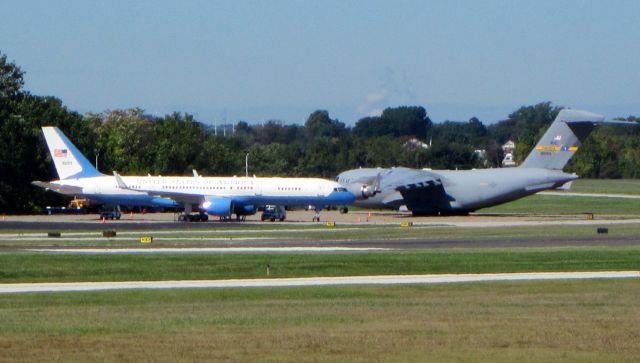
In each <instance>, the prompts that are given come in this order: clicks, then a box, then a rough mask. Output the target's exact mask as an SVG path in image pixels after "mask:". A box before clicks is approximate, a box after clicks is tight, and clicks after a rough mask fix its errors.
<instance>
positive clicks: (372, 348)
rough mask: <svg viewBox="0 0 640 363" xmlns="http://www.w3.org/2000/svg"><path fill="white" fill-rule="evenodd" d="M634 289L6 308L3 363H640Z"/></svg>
mask: <svg viewBox="0 0 640 363" xmlns="http://www.w3.org/2000/svg"><path fill="white" fill-rule="evenodd" d="M639 300H640V284H638V283H637V281H632V280H599V281H555V282H524V283H511V282H503V283H481V284H455V285H429V286H425V285H416V286H370V287H357V286H356V287H321V288H295V289H290V288H277V289H219V290H170V291H121V292H100V293H81V294H78V293H58V294H18V295H8V296H0V326H2V329H1V330H0V349H1V351H2V359H1V360H2V361H3V362H15V361H38V362H43V361H100V362H140V361H154V362H169V361H171V362H175V361H238V362H249V361H261V362H335V361H348V362H371V361H389V362H425V361H473V362H513V361H518V362H542V361H544V362H548V361H557V362H560V361H575V362H585V361H592V362H636V361H637V357H638V356H640V345H638V340H639V339H640V333H638V329H637V327H638V326H639V325H640V314H638V310H637V307H638V301H639Z"/></svg>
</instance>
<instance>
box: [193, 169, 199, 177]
mask: <svg viewBox="0 0 640 363" xmlns="http://www.w3.org/2000/svg"><path fill="white" fill-rule="evenodd" d="M199 176H200V175H198V171H196V169H193V177H194V178H197V177H199Z"/></svg>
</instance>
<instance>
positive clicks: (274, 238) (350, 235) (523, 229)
mask: <svg viewBox="0 0 640 363" xmlns="http://www.w3.org/2000/svg"><path fill="white" fill-rule="evenodd" d="M576 218H580V219H582V220H584V219H585V217H584V216H580V217H576ZM595 218H596V219H595V220H596V222H597V220H598V219H602V220H605V219H606V218H605V217H603V216H600V215H596V216H595ZM436 221H437V218H436ZM443 223H444V222H443ZM607 226H608V229H609V234H608V236H611V237H616V236H637V235H640V224H632V223H630V224H615V225H607ZM596 230H597V225H595V226H594V225H553V226H509V227H502V226H500V227H464V228H460V227H453V226H446V225H416V226H414V227H412V228H403V227H400V226H399V224H396V225H390V226H389V225H388V226H379V225H354V226H349V225H346V226H340V225H339V226H337V227H336V228H325V227H323V226H316V227H314V228H310V227H309V226H307V225H302V226H292V225H287V226H286V227H283V228H273V229H261V230H258V231H256V230H254V229H253V228H252V226H245V227H244V228H243V229H241V230H240V229H226V228H220V229H212V230H201V231H163V232H153V231H140V232H118V234H117V237H116V238H103V237H102V232H100V231H93V232H86V233H84V234H77V232H75V234H72V233H67V231H62V238H47V237H46V233H45V232H42V231H41V232H24V231H23V232H22V233H21V234H20V235H9V234H8V233H5V232H0V252H3V251H4V252H10V251H11V250H15V249H24V248H45V247H140V242H139V241H140V236H149V235H150V236H153V237H154V241H153V246H155V247H189V246H191V247H194V246H199V247H220V246H236V245H238V244H242V243H243V241H246V239H248V240H250V243H251V244H252V245H253V246H269V245H273V244H274V243H278V242H280V241H287V240H289V239H290V238H295V240H296V241H303V242H304V241H358V240H363V239H369V240H372V239H374V240H400V239H417V238H419V239H421V240H426V241H445V240H448V239H472V240H478V241H490V240H508V239H510V238H523V237H530V238H560V239H562V238H567V237H589V236H594V235H595V234H596ZM255 237H258V238H268V240H261V239H252V238H255Z"/></svg>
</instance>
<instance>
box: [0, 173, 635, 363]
mask: <svg viewBox="0 0 640 363" xmlns="http://www.w3.org/2000/svg"><path fill="white" fill-rule="evenodd" d="M587 185H588V183H587V184H586V185H585V186H583V187H586V186H587ZM575 187H576V185H575V184H574V188H575ZM596 187H598V188H599V187H602V186H595V187H592V188H596ZM608 187H610V186H606V188H608ZM593 190H594V192H601V191H596V189H593ZM575 191H577V190H575ZM624 193H625V194H632V193H631V192H628V191H625V192H624ZM547 198H549V199H547ZM618 201H621V202H620V203H619V204H618ZM636 204H638V205H640V202H638V201H633V200H613V199H606V202H603V199H602V198H566V197H545V196H534V197H530V198H526V199H524V200H522V201H519V202H514V203H510V204H507V205H504V206H501V207H496V208H492V209H491V210H483V211H482V212H489V213H530V212H531V211H532V210H534V211H536V210H540V211H541V212H540V214H554V215H560V214H578V213H583V212H591V213H596V221H597V220H598V219H606V218H608V217H607V215H623V214H625V215H626V214H628V215H640V208H639V207H638V206H636ZM500 208H502V209H500ZM565 218H566V217H565ZM576 218H582V217H579V216H578V217H576ZM430 220H436V221H437V220H438V219H430ZM443 220H444V219H443ZM608 227H609V236H614V237H615V236H626V237H628V236H638V235H640V226H639V225H634V224H629V225H612V226H608ZM254 228H255V229H254ZM9 232H10V231H6V230H5V231H1V232H0V283H13V282H55V281H64V282H71V281H122V280H163V279H172V280H173V279H186V280H189V279H228V278H264V277H266V266H267V265H269V266H270V276H271V277H272V278H279V277H301V276H341V275H369V274H420V273H477V272H525V271H587V270H596V271H602V270H640V247H567V248H561V247H555V248H509V249H505V248H500V249H497V248H496V249H438V250H405V251H377V252H370V253H359V252H358V253H322V254H303V253H292V254H274V253H262V254H144V255H118V254H116V255H77V254H44V253H29V252H19V251H17V250H16V249H19V248H24V247H39V246H53V245H58V246H75V247H85V246H87V247H88V246H112V247H133V246H138V245H139V242H138V238H139V236H140V235H148V234H153V233H152V232H140V233H138V232H132V233H124V232H122V233H120V232H119V233H118V237H117V238H115V239H106V238H102V237H98V235H99V234H100V232H90V233H88V234H86V235H77V236H75V237H74V236H73V235H69V236H67V237H68V239H67V237H65V233H66V232H63V238H62V239H46V238H44V239H43V238H41V237H39V236H37V235H35V234H34V235H29V233H28V232H26V231H20V233H22V234H23V235H22V236H17V237H15V236H13V237H12V236H9ZM41 233H42V232H40V234H41ZM594 234H595V226H594V225H590V226H562V225H558V226H544V227H540V226H536V227H508V228H504V227H501V228H473V227H466V228H455V227H446V226H437V225H436V226H423V227H418V226H415V227H413V228H400V227H398V226H384V227H382V226H362V227H357V228H354V227H353V226H349V227H345V226H340V225H339V226H338V227H337V228H334V229H328V228H318V227H317V226H311V227H310V226H296V227H291V226H290V225H289V226H284V225H282V226H281V225H273V224H271V225H267V226H259V227H254V226H250V227H241V228H239V229H238V228H214V230H203V231H195V232H191V231H189V232H187V231H173V232H172V231H168V232H166V233H162V234H160V233H158V234H157V235H156V236H155V237H156V239H155V240H154V243H153V245H154V246H211V247H214V246H228V245H233V244H234V243H237V240H238V239H239V238H252V237H265V236H267V237H270V238H273V239H274V240H278V239H279V238H282V239H285V238H287V237H291V236H292V235H294V236H295V237H296V238H301V239H302V240H307V239H308V240H325V241H326V240H346V239H356V240H357V239H359V238H369V239H372V238H377V239H400V238H420V239H426V240H434V241H436V240H444V239H449V238H459V239H460V238H461V239H466V238H469V239H474V240H479V241H484V240H487V241H488V240H493V239H501V240H505V239H506V240H508V239H509V238H522V237H538V238H541V239H545V238H554V239H560V240H561V239H562V238H570V237H580V236H593V235H594ZM3 235H4V237H3ZM251 243H252V244H255V245H268V244H269V243H272V242H269V241H264V242H260V241H256V240H254V241H252V242H251ZM638 301H640V284H639V283H638V281H637V279H626V280H589V281H544V282H542V281H541V282H535V281H532V282H493V283H475V284H445V285H403V286H339V287H304V288H252V289H180V290H156V291H142V290H135V291H134V290H131V291H111V292H83V293H37V294H11V295H0V361H1V362H23V361H38V362H46V361H52V362H53V361H55V362H59V361H64V362H67V361H77V362H84V361H100V362H140V361H153V362H175V361H237V362H247V361H261V362H335V361H346V362H371V361H385V362H424V361H438V362H439V361H473V362H514V361H518V362H541V361H543V362H547V361H554V362H564V361H573V362H584V361H592V362H636V361H638V357H639V356H640V345H639V344H638V341H640V333H639V331H638V328H637V327H638V326H640V314H638V306H639V305H638Z"/></svg>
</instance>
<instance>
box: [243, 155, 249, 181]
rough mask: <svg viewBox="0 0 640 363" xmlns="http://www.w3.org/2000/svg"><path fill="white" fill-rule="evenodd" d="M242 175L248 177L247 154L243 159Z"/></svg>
mask: <svg viewBox="0 0 640 363" xmlns="http://www.w3.org/2000/svg"><path fill="white" fill-rule="evenodd" d="M244 175H245V176H246V177H247V178H248V177H249V153H247V155H245V157H244Z"/></svg>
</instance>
